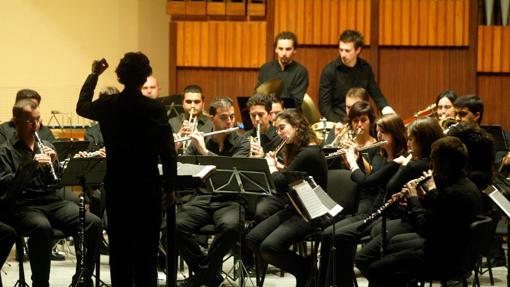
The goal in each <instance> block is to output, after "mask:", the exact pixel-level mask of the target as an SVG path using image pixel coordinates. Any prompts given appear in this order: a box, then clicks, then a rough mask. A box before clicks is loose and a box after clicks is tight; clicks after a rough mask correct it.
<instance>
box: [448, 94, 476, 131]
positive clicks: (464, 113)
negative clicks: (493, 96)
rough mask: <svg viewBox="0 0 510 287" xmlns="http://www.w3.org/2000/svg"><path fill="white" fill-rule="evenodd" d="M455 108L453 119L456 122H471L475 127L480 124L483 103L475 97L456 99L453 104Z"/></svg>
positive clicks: (468, 96)
mask: <svg viewBox="0 0 510 287" xmlns="http://www.w3.org/2000/svg"><path fill="white" fill-rule="evenodd" d="M453 106H454V107H455V115H456V116H455V119H456V120H457V121H458V122H467V121H470V122H473V123H475V124H476V125H480V124H481V123H482V118H483V106H484V105H483V101H482V99H481V98H480V97H479V96H477V95H467V96H462V97H458V98H457V99H456V100H455V102H454V103H453Z"/></svg>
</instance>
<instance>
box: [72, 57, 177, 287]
mask: <svg viewBox="0 0 510 287" xmlns="http://www.w3.org/2000/svg"><path fill="white" fill-rule="evenodd" d="M107 67H108V64H107V63H106V61H105V60H104V59H103V60H101V61H94V62H93V64H92V73H91V74H90V75H89V76H88V77H87V80H86V82H85V84H84V85H83V87H82V90H81V91H80V98H79V100H78V103H77V105H76V112H77V113H78V114H79V115H81V116H83V117H86V118H90V119H93V120H96V121H98V122H99V124H100V125H101V132H102V134H103V137H104V143H105V147H106V150H107V152H108V155H107V157H106V162H107V172H106V177H105V190H106V212H107V214H108V226H107V228H108V239H109V244H110V275H111V280H112V285H113V286H133V285H136V286H156V285H157V253H158V242H159V230H160V226H161V215H162V200H161V196H162V189H163V195H164V196H166V201H165V202H164V204H165V205H169V204H171V203H172V202H173V197H174V194H173V185H174V184H175V180H176V174H177V165H176V154H175V147H174V145H173V138H172V129H171V127H170V125H169V124H168V118H167V116H166V111H165V108H164V107H163V106H162V105H161V104H160V103H159V102H157V101H154V100H152V99H149V98H147V97H145V96H143V95H142V93H141V88H142V86H143V84H144V83H145V81H146V79H147V77H148V76H149V75H150V74H151V72H152V68H151V66H150V63H149V59H148V58H147V57H146V56H145V55H144V54H142V53H140V52H137V53H133V52H130V53H126V54H125V55H124V57H123V58H122V59H121V60H120V63H119V65H118V66H117V69H116V70H115V72H116V74H117V77H118V79H119V82H120V83H121V84H123V85H124V90H123V91H122V92H121V93H120V94H114V95H109V96H104V97H101V98H99V99H97V100H95V101H92V96H91V95H92V93H90V92H89V91H87V89H90V88H92V89H93V87H94V86H95V83H96V82H97V80H98V76H99V75H100V74H101V73H102V72H103V71H104V70H105V69H106V68H107ZM133 130H135V131H137V133H138V134H137V137H136V138H133V137H132V135H133ZM159 161H160V162H161V164H162V166H163V175H162V176H160V174H159V170H158V162H159ZM142 191H143V192H142ZM141 192H142V193H141Z"/></svg>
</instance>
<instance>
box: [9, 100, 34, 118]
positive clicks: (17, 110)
mask: <svg viewBox="0 0 510 287" xmlns="http://www.w3.org/2000/svg"><path fill="white" fill-rule="evenodd" d="M27 106H29V107H30V110H35V109H37V107H38V105H37V104H36V103H34V101H32V100H30V99H29V98H26V99H21V100H19V101H17V102H16V103H15V104H14V106H13V107H12V117H13V119H15V118H19V117H20V116H21V115H22V114H23V113H24V112H25V111H24V109H25V107H27Z"/></svg>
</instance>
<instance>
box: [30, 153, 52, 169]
mask: <svg viewBox="0 0 510 287" xmlns="http://www.w3.org/2000/svg"><path fill="white" fill-rule="evenodd" d="M34 161H36V162H37V166H47V165H50V164H51V163H52V160H51V157H50V156H49V155H47V154H44V153H38V154H36V155H34Z"/></svg>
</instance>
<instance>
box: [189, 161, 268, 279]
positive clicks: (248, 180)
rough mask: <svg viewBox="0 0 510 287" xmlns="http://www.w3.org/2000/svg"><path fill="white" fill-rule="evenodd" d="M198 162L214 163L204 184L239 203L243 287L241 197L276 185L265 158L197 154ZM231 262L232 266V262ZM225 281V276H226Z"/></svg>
mask: <svg viewBox="0 0 510 287" xmlns="http://www.w3.org/2000/svg"><path fill="white" fill-rule="evenodd" d="M197 159H198V163H199V164H202V165H204V164H206V165H214V166H216V172H215V173H214V174H213V175H212V176H211V177H209V179H208V182H207V187H208V188H209V189H210V190H212V191H213V192H215V193H223V194H231V195H235V196H236V199H237V200H238V205H239V219H240V220H239V231H240V232H239V236H240V238H239V257H238V258H237V262H236V263H237V265H238V268H239V269H238V272H239V274H238V276H239V286H240V287H243V286H245V282H244V281H245V278H248V279H249V280H250V282H251V284H252V285H253V286H255V284H254V283H253V281H251V279H250V277H249V275H248V270H247V269H246V267H245V266H244V263H243V261H242V258H241V254H242V248H243V244H242V242H243V233H244V221H245V219H244V214H243V212H242V207H241V206H242V204H243V199H244V198H243V196H246V195H251V196H254V195H255V196H269V195H271V194H272V193H275V190H276V189H275V185H274V182H273V180H272V177H271V173H270V171H269V166H268V165H267V161H266V160H265V159H261V158H244V157H222V156H203V157H197ZM236 263H234V266H235V264H236ZM227 280H228V278H227Z"/></svg>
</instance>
